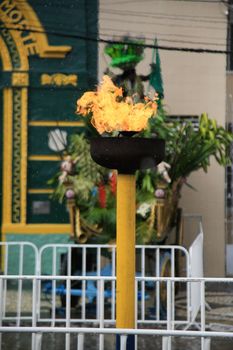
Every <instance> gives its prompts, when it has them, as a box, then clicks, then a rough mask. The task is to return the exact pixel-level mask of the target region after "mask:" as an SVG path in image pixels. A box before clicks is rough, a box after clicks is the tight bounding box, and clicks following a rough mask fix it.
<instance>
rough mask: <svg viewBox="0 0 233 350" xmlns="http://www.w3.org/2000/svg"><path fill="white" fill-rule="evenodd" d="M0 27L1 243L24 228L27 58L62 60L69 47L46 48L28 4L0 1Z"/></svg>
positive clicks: (25, 210)
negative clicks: (0, 83) (0, 84)
mask: <svg viewBox="0 0 233 350" xmlns="http://www.w3.org/2000/svg"><path fill="white" fill-rule="evenodd" d="M0 26H1V27H2V28H1V32H0V60H1V61H2V66H3V74H5V76H6V78H7V79H6V80H7V84H6V86H4V88H3V106H4V107H3V133H4V140H3V199H2V201H3V203H4V205H3V215H2V232H3V239H4V234H5V233H6V232H17V231H20V230H21V229H22V228H23V229H25V227H26V216H27V161H28V159H27V145H28V134H27V130H28V85H29V70H30V67H29V57H30V56H33V55H38V56H39V57H41V58H46V57H47V58H64V57H65V56H66V54H67V53H68V52H69V51H70V50H71V47H70V46H51V45H49V43H48V39H47V35H46V33H45V30H44V28H43V26H42V24H41V22H40V20H39V18H38V16H37V15H36V13H35V12H34V10H33V8H32V7H31V6H30V5H29V4H28V2H27V1H15V0H3V1H2V2H1V3H0ZM30 29H31V31H30ZM33 29H34V30H36V31H38V33H36V32H34V31H33ZM40 229H41V227H40ZM64 230H65V231H67V227H66V228H64Z"/></svg>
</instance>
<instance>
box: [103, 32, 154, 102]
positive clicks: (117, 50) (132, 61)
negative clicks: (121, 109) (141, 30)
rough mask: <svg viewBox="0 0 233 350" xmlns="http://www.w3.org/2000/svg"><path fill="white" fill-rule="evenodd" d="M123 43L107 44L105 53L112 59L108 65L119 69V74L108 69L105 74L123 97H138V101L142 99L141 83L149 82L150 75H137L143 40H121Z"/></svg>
mask: <svg viewBox="0 0 233 350" xmlns="http://www.w3.org/2000/svg"><path fill="white" fill-rule="evenodd" d="M123 41H124V42H125V43H122V44H108V45H107V46H106V47H105V50H104V51H105V53H106V54H107V55H108V56H110V57H111V58H112V61H111V63H110V65H111V66H112V67H114V68H120V69H121V70H122V73H121V74H114V73H113V72H111V70H110V69H109V68H108V69H107V71H106V72H105V74H107V75H109V76H110V77H111V79H112V81H113V82H114V84H116V85H118V86H121V87H122V88H123V96H124V97H126V96H133V95H134V96H135V95H137V96H138V99H139V100H142V99H143V98H144V86H143V82H144V81H147V80H149V78H150V74H148V75H138V74H137V72H136V65H137V64H138V63H139V62H140V61H141V60H143V58H144V55H143V52H144V47H143V43H144V40H142V39H139V40H132V39H130V40H129V39H128V38H123Z"/></svg>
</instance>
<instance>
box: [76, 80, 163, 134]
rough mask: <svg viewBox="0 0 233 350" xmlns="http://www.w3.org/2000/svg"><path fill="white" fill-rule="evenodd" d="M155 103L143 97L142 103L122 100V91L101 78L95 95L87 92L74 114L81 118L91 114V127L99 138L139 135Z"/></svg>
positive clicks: (128, 98) (78, 102)
mask: <svg viewBox="0 0 233 350" xmlns="http://www.w3.org/2000/svg"><path fill="white" fill-rule="evenodd" d="M155 100H156V98H155ZM155 100H150V99H149V98H148V97H146V98H145V103H142V102H139V103H134V102H133V99H132V97H126V98H125V99H123V94H122V88H119V87H117V86H115V85H114V84H113V82H112V80H111V79H110V77H109V76H107V75H104V76H103V81H102V82H101V84H100V85H99V86H98V88H97V91H96V92H92V91H87V92H85V93H84V94H83V96H82V97H81V98H80V99H79V100H78V101H77V113H78V114H81V115H83V116H86V115H88V114H89V113H92V118H91V123H92V125H93V126H94V127H95V128H96V129H97V131H98V132H99V133H100V134H102V133H104V132H112V131H141V130H143V129H146V127H147V122H148V119H149V118H151V117H152V116H153V115H155V113H156V111H157V103H156V101H155Z"/></svg>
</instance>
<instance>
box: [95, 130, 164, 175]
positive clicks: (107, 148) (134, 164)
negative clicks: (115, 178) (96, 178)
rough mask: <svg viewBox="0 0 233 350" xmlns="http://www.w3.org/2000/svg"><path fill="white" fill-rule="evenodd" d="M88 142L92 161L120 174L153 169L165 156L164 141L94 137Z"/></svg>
mask: <svg viewBox="0 0 233 350" xmlns="http://www.w3.org/2000/svg"><path fill="white" fill-rule="evenodd" d="M90 142H91V157H92V159H93V160H94V161H95V162H96V163H97V164H99V165H101V166H103V167H106V168H109V169H117V170H118V172H120V173H122V174H133V173H134V172H135V171H136V170H138V169H149V168H154V167H155V166H156V165H157V164H159V163H160V162H161V161H162V160H163V159H164V156H165V141H164V140H161V139H157V138H140V137H137V138H133V137H95V138H92V139H91V140H90Z"/></svg>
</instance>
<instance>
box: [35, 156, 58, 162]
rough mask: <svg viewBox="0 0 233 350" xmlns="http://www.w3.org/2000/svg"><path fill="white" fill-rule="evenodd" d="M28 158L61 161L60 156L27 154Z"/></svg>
mask: <svg viewBox="0 0 233 350" xmlns="http://www.w3.org/2000/svg"><path fill="white" fill-rule="evenodd" d="M28 160H36V161H41V160H44V161H61V160H62V159H61V157H60V156H46V155H38V156H29V157H28Z"/></svg>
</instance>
